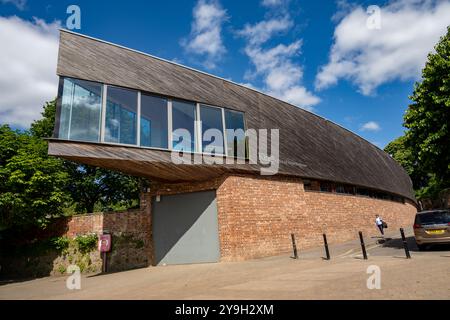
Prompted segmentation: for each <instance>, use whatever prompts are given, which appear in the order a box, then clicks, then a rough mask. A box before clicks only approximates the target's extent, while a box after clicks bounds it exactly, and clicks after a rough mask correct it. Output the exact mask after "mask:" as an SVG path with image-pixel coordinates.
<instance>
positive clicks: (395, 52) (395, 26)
mask: <svg viewBox="0 0 450 320" xmlns="http://www.w3.org/2000/svg"><path fill="white" fill-rule="evenodd" d="M348 8H349V7H346V9H348ZM367 18H368V15H367V13H366V11H365V8H362V7H361V6H357V7H354V8H352V9H351V10H350V12H349V13H348V14H347V15H345V16H344V17H342V19H341V20H340V22H339V23H338V25H337V26H336V28H335V31H334V43H333V46H332V48H331V52H330V57H329V62H328V64H327V65H325V66H323V67H321V69H320V71H319V73H318V74H317V77H316V88H317V89H325V88H328V87H330V86H332V85H335V84H336V83H337V82H338V81H339V80H340V79H346V80H349V81H351V82H352V83H354V84H355V85H356V86H358V88H359V90H360V91H361V92H362V93H363V94H364V95H371V94H373V93H374V92H375V89H376V88H377V87H378V86H379V85H381V84H383V83H386V82H389V81H393V80H402V81H404V80H410V79H419V78H420V74H421V69H422V68H423V67H424V65H425V61H426V58H427V54H428V53H429V52H431V51H433V47H434V45H435V44H436V43H437V42H438V41H439V38H440V36H442V35H444V34H445V32H446V27H447V26H448V25H449V24H450V2H449V1H432V0H397V1H393V2H389V3H388V4H387V5H386V6H384V7H381V29H379V30H377V29H369V28H367V26H366V21H367Z"/></svg>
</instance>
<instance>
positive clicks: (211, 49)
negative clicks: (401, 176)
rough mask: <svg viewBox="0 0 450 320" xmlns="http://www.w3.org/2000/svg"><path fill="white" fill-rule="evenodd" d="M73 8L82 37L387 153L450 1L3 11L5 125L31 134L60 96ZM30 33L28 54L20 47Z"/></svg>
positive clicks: (85, 5)
mask: <svg viewBox="0 0 450 320" xmlns="http://www.w3.org/2000/svg"><path fill="white" fill-rule="evenodd" d="M71 4H76V5H78V6H79V7H80V9H81V29H80V30H74V31H76V32H80V33H82V34H86V35H89V36H93V37H96V38H100V39H104V40H106V41H110V42H114V43H117V44H120V45H123V46H127V47H130V48H133V49H136V50H140V51H144V52H147V53H150V54H153V55H156V56H159V57H162V58H165V59H168V60H173V61H176V62H178V63H181V64H184V65H187V66H190V67H193V68H196V69H200V70H203V71H206V72H209V73H212V74H215V75H218V76H220V77H223V78H226V79H230V80H232V81H234V82H237V83H243V84H246V85H251V86H253V87H255V88H257V89H258V90H261V91H264V92H267V93H269V94H272V95H275V96H277V97H279V98H281V99H284V100H286V101H288V102H291V103H293V104H295V105H298V106H300V107H303V108H305V109H308V110H312V111H313V112H315V113H317V114H319V115H321V116H323V117H325V118H327V119H330V120H332V121H334V122H336V123H338V124H340V125H342V126H344V127H346V128H348V129H350V130H352V131H353V132H355V133H357V134H359V135H361V136H362V137H364V138H366V139H367V140H369V141H371V142H372V143H375V144H376V145H378V146H380V147H384V146H385V145H386V144H387V143H388V142H389V141H391V140H392V139H394V138H396V137H398V136H400V135H402V133H403V130H404V129H403V127H402V116H403V113H404V111H405V110H406V108H407V106H408V104H409V100H408V96H409V95H410V94H411V93H412V90H413V84H414V82H415V81H416V80H418V79H419V78H420V69H421V68H422V67H423V65H424V63H425V59H426V54H427V53H428V52H430V51H432V49H433V45H434V44H435V43H436V42H437V41H438V39H439V37H440V36H442V35H443V34H444V33H445V27H446V26H447V25H449V24H450V18H449V17H450V3H449V1H430V0H427V1H425V0H424V1H420V0H398V1H374V0H371V1H354V2H350V1H342V0H339V1H325V0H324V1H306V0H290V1H289V0H246V1H231V0H211V1H210V0H195V1H170V0H166V1H132V0H129V1H126V2H116V1H76V2H73V1H61V0H58V1H26V0H0V44H1V47H2V48H4V47H8V48H9V49H8V50H6V51H7V53H0V66H2V68H1V69H3V70H5V69H6V70H8V76H4V77H2V76H1V75H0V90H2V91H3V92H10V94H9V95H6V96H7V97H4V98H0V123H11V124H12V125H13V126H14V127H26V126H27V125H28V124H29V123H30V121H31V120H32V119H34V118H36V117H38V116H37V115H38V114H39V112H40V107H41V105H42V104H43V102H44V101H45V100H46V99H47V100H49V99H51V98H52V94H53V95H56V82H55V76H54V74H55V66H56V61H55V57H56V53H55V52H54V51H55V50H54V48H56V47H55V45H54V44H56V45H57V28H58V27H60V26H62V27H65V26H66V20H67V18H68V16H69V14H67V13H66V10H67V7H68V6H69V5H71ZM370 5H377V6H378V7H379V8H380V11H379V14H380V15H379V17H380V19H378V20H371V21H372V22H374V23H378V22H379V23H380V24H379V25H378V26H379V27H380V28H379V29H378V28H374V27H372V28H369V27H368V26H367V24H366V22H367V19H372V18H373V19H376V18H377V17H378V16H377V15H376V14H377V13H376V12H375V13H374V12H373V11H369V13H368V12H367V8H368V7H369V6H370ZM13 16H16V17H13ZM2 29H3V30H2ZM8 31H10V32H8ZM14 31H17V33H18V34H17V35H14ZM27 32H29V33H30V37H29V38H27V37H23V38H26V39H28V40H27V43H19V41H20V40H17V39H14V38H17V36H18V35H24V34H25V33H27ZM13 36H14V37H13ZM19 38H20V37H19ZM24 48H29V50H26V49H25V50H24ZM2 50H3V49H2ZM45 50H47V51H45ZM12 60H13V61H12ZM36 68H37V71H33V70H34V69H36ZM24 69H26V70H28V71H24ZM32 71H33V72H32ZM27 72H29V74H27ZM5 73H6V72H5ZM5 73H4V74H5ZM42 73H46V74H47V75H45V78H44V76H42V77H41V76H40V75H39V74H42ZM37 74H38V75H37ZM40 77H41V78H40ZM24 78H27V79H29V81H28V83H27V85H26V86H23V85H22V86H21V88H20V89H18V86H19V84H21V83H22V84H23V79H24ZM15 79H17V83H16V82H15V81H16V80H15ZM20 79H22V80H20ZM36 83H40V84H39V85H37V84H36ZM15 86H17V87H15ZM17 96H21V97H23V99H22V100H20V99H19V98H17ZM20 108H24V109H23V110H24V111H21V112H19V111H18V110H20Z"/></svg>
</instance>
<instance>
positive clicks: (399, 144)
mask: <svg viewBox="0 0 450 320" xmlns="http://www.w3.org/2000/svg"><path fill="white" fill-rule="evenodd" d="M384 151H386V152H387V153H389V154H390V155H391V157H392V158H394V159H395V160H396V161H397V162H398V163H399V164H400V165H401V166H402V167H403V168H404V169H405V171H406V172H407V173H408V175H409V176H410V177H411V180H412V182H413V186H414V188H415V189H416V190H418V189H421V188H423V187H425V186H426V185H427V183H428V179H427V175H426V173H425V172H423V170H422V169H421V168H420V165H419V163H418V162H417V161H416V158H415V157H414V155H413V153H412V150H411V148H410V147H409V146H408V145H407V144H406V137H405V136H401V137H398V138H397V139H395V140H393V141H391V142H390V143H389V144H388V145H387V146H386V147H385V148H384Z"/></svg>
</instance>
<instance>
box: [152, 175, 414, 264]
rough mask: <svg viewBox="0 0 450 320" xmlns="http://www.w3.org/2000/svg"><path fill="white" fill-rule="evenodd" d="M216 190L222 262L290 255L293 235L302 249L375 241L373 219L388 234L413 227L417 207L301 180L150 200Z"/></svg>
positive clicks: (161, 188) (195, 186) (170, 190)
mask: <svg viewBox="0 0 450 320" xmlns="http://www.w3.org/2000/svg"><path fill="white" fill-rule="evenodd" d="M211 189H215V190H216V194H217V206H218V220H219V236H220V247H221V260H222V261H237V260H245V259H251V258H258V257H266V256H272V255H277V254H282V253H288V252H290V251H291V250H292V243H291V238H290V234H291V233H294V234H295V235H296V240H297V246H298V247H299V248H303V249H304V248H310V247H314V246H320V245H322V233H326V234H327V237H328V241H329V243H330V244H331V243H341V242H345V241H348V240H353V239H357V237H358V231H362V232H363V233H364V234H366V235H375V234H377V232H378V229H377V228H376V226H375V222H374V221H375V214H379V215H380V216H381V217H382V218H383V219H384V220H385V221H386V222H387V223H388V225H389V228H392V229H393V228H399V227H401V226H410V225H412V223H413V221H414V215H415V213H416V211H417V210H416V207H415V205H414V204H413V203H412V202H408V201H407V202H406V203H399V202H394V201H388V200H381V199H374V198H369V197H362V196H354V195H343V194H335V193H325V192H316V191H305V190H304V188H303V183H302V180H301V179H299V178H287V177H286V178H284V177H268V178H264V177H261V176H229V177H224V178H221V179H216V180H212V181H208V182H201V183H183V184H172V185H167V184H166V185H163V184H159V185H158V184H155V185H152V186H151V195H155V194H160V195H164V194H175V193H183V192H194V191H201V190H211Z"/></svg>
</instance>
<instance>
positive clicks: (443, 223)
mask: <svg viewBox="0 0 450 320" xmlns="http://www.w3.org/2000/svg"><path fill="white" fill-rule="evenodd" d="M414 235H415V236H416V243H417V246H418V247H419V250H424V249H426V248H427V247H428V245H432V244H450V210H430V211H422V212H418V213H417V214H416V219H415V221H414Z"/></svg>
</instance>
